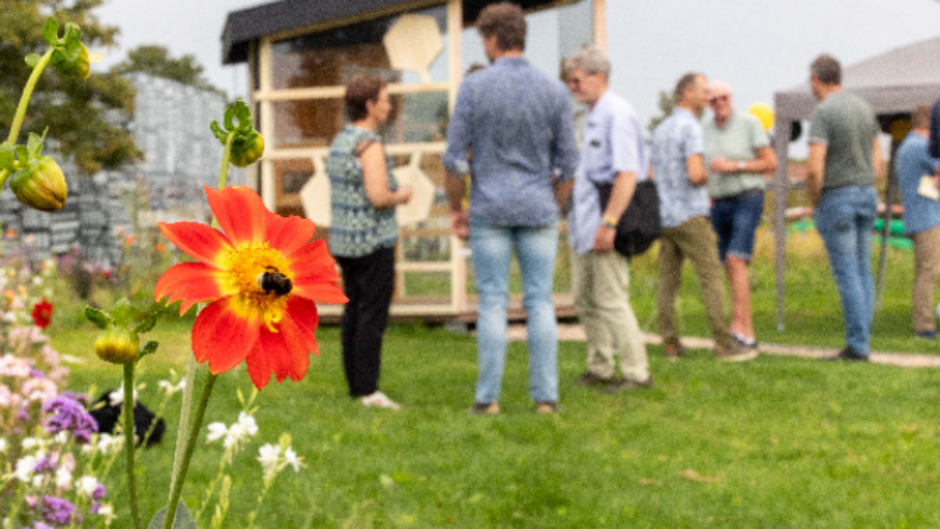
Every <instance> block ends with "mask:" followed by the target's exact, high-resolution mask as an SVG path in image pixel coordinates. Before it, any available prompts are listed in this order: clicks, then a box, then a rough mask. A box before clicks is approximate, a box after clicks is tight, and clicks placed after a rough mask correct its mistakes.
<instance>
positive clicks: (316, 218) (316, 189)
mask: <svg viewBox="0 0 940 529" xmlns="http://www.w3.org/2000/svg"><path fill="white" fill-rule="evenodd" d="M313 167H314V172H313V178H311V179H310V180H307V183H306V184H304V186H303V187H302V188H301V189H300V203H301V204H303V206H304V215H306V216H307V218H308V219H310V220H312V221H313V223H314V224H316V225H317V226H324V227H325V226H329V225H330V223H331V221H332V220H333V211H332V208H331V206H330V177H329V176H327V174H326V170H325V167H324V163H323V158H321V157H320V156H314V157H313Z"/></svg>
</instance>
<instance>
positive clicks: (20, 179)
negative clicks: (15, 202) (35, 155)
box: [10, 156, 68, 212]
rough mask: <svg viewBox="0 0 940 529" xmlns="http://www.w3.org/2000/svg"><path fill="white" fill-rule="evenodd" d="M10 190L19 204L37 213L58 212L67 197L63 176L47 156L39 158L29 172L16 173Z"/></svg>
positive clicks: (53, 161)
mask: <svg viewBox="0 0 940 529" xmlns="http://www.w3.org/2000/svg"><path fill="white" fill-rule="evenodd" d="M34 163H35V162H34ZM10 189H12V190H13V194H14V195H16V198H18V199H19V201H20V202H22V203H23V204H26V205H27V206H29V207H31V208H33V209H38V210H39V211H48V212H51V211H59V210H60V209H62V206H64V205H65V198H66V196H68V186H67V185H66V183H65V175H63V174H62V169H61V168H60V167H59V164H57V163H55V160H53V159H52V158H50V157H48V156H43V157H41V158H40V159H39V160H38V163H35V165H34V166H33V167H32V168H31V170H28V171H21V172H18V176H16V178H15V179H14V180H13V181H12V182H10Z"/></svg>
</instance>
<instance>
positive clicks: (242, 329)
mask: <svg viewBox="0 0 940 529" xmlns="http://www.w3.org/2000/svg"><path fill="white" fill-rule="evenodd" d="M260 328H261V318H260V317H259V315H258V313H257V312H255V311H253V310H250V309H247V308H246V307H245V305H244V304H242V303H241V301H240V300H239V299H238V297H237V296H230V297H227V298H224V299H220V300H219V301H216V302H215V303H212V304H211V305H209V306H208V307H206V308H205V309H203V311H202V312H200V313H199V316H197V317H196V323H195V324H194V325H193V338H192V342H193V354H195V356H196V361H198V362H205V361H206V360H208V361H209V371H211V372H212V374H214V375H218V374H219V373H224V372H226V371H228V370H229V369H232V368H233V367H235V366H237V365H238V364H240V363H241V362H242V360H244V359H245V358H246V357H247V356H248V353H249V352H251V350H252V349H253V348H254V347H256V345H257V343H258V334H259V331H260Z"/></svg>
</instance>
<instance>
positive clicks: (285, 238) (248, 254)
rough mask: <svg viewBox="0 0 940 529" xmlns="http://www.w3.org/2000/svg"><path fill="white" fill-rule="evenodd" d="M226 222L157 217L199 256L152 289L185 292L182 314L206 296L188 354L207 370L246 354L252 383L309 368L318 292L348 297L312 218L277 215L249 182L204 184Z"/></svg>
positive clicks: (162, 293) (174, 295)
mask: <svg viewBox="0 0 940 529" xmlns="http://www.w3.org/2000/svg"><path fill="white" fill-rule="evenodd" d="M205 189H206V195H208V197H209V207H211V208H212V212H213V213H214V214H215V218H216V219H217V220H218V222H219V226H221V228H222V231H221V232H220V231H218V230H216V229H213V228H210V227H209V226H206V225H204V224H200V223H197V222H175V223H173V224H165V223H162V222H160V223H158V224H157V225H158V226H159V227H160V231H161V232H162V233H163V235H164V236H165V237H166V238H167V239H169V240H170V241H171V242H173V244H175V245H176V246H177V247H178V248H179V249H180V250H183V251H184V252H186V253H188V254H189V255H191V256H193V257H194V258H196V259H197V260H198V261H199V262H195V263H181V264H177V265H174V266H173V267H171V268H170V269H169V270H167V271H166V272H165V273H164V274H163V276H161V277H160V279H159V280H158V281H157V286H156V288H155V292H154V297H155V298H156V299H157V300H161V299H163V298H165V297H167V296H169V298H170V299H169V302H170V303H172V302H174V301H177V300H183V303H182V306H181V307H180V314H182V313H184V312H186V311H187V310H189V308H190V307H192V306H193V305H194V304H196V303H200V302H211V303H210V305H209V306H207V307H206V308H205V309H204V310H203V311H202V312H200V313H199V316H198V317H197V318H196V323H195V325H194V326H193V335H192V343H193V353H194V354H195V356H196V360H197V361H199V362H205V361H208V362H209V370H210V371H211V372H212V373H213V374H219V373H223V372H225V371H228V370H229V369H232V368H233V367H235V366H237V365H239V364H240V363H241V362H242V361H243V360H244V361H245V362H246V364H247V366H248V374H249V375H250V376H251V380H252V382H254V384H255V387H257V388H258V389H261V388H263V387H264V386H265V385H267V383H268V380H269V379H270V378H271V373H274V375H275V376H276V378H277V381H278V382H281V381H283V380H284V379H285V378H287V377H290V379H291V380H294V381H297V380H300V379H302V378H303V377H304V375H306V374H307V368H308V367H309V365H310V353H311V352H313V353H314V354H319V353H318V352H317V342H316V336H315V331H316V327H317V322H318V316H317V306H316V305H315V304H314V302H315V301H318V302H325V303H345V302H346V301H348V300H347V299H346V296H344V295H343V293H342V291H341V290H340V288H339V286H338V285H337V284H336V280H337V279H338V278H339V274H337V273H336V268H335V267H334V266H333V258H332V257H330V254H329V253H327V250H326V244H325V243H324V242H323V241H322V240H316V241H313V242H308V241H310V238H311V237H312V236H313V232H314V230H315V229H316V227H315V226H314V224H313V222H312V221H310V220H307V219H301V218H299V217H287V218H285V217H279V216H277V215H275V214H274V213H271V212H270V211H268V210H267V209H266V208H265V207H264V203H263V202H262V201H261V197H259V196H258V194H257V193H255V192H254V191H252V190H251V189H248V188H247V187H240V186H235V187H226V188H224V189H222V190H217V189H212V188H211V187H208V186H207V187H206V188H205Z"/></svg>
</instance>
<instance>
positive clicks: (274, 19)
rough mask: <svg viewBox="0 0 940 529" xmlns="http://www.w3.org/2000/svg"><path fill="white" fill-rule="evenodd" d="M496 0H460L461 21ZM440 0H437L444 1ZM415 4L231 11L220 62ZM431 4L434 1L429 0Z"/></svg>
mask: <svg viewBox="0 0 940 529" xmlns="http://www.w3.org/2000/svg"><path fill="white" fill-rule="evenodd" d="M497 1H498V0H463V19H464V25H469V24H472V23H473V21H475V20H476V18H477V16H478V15H479V14H480V11H482V10H483V8H484V7H486V6H487V5H489V4H493V3H496V2H497ZM513 1H514V3H516V4H518V5H519V6H521V7H522V8H523V9H525V10H532V9H537V8H541V7H549V6H553V5H559V4H566V3H574V2H576V1H577V0H567V1H564V0H561V1H559V0H513ZM444 3H446V0H440V2H438V4H444ZM409 4H411V5H414V4H415V0H281V1H280V2H272V3H270V4H264V5H260V6H256V7H250V8H247V9H242V10H240V11H232V12H231V13H229V14H228V18H227V19H226V21H225V29H223V30H222V64H235V63H240V62H246V61H247V60H248V43H249V42H251V41H253V40H258V39H260V38H261V37H265V36H267V35H272V34H274V33H281V32H284V31H290V30H292V29H297V28H302V27H306V26H312V25H315V24H322V23H324V22H329V21H331V20H342V19H346V18H352V17H357V16H361V15H368V14H369V13H375V12H379V11H387V10H389V9H394V8H396V7H404V6H407V5H409ZM432 5H433V3H432Z"/></svg>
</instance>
